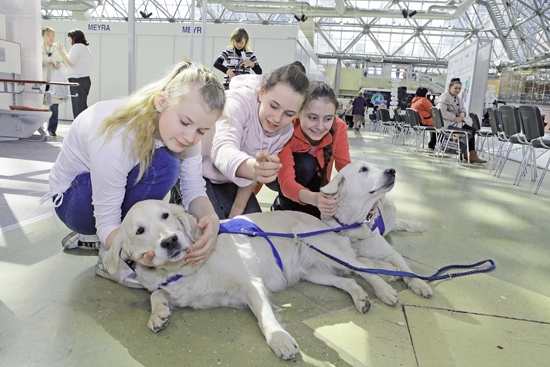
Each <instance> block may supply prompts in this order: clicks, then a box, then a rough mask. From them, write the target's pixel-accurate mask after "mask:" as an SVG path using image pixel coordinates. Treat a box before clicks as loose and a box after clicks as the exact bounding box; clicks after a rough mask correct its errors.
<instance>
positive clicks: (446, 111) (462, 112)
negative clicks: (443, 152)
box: [435, 78, 487, 163]
mask: <svg viewBox="0 0 550 367" xmlns="http://www.w3.org/2000/svg"><path fill="white" fill-rule="evenodd" d="M461 90H462V82H461V81H460V79H459V78H453V79H451V82H450V83H449V89H448V90H446V91H445V92H443V94H441V95H440V96H439V97H437V98H436V100H435V106H436V107H437V108H439V110H440V111H441V117H443V123H444V125H445V127H446V128H451V129H452V128H456V129H463V130H469V131H471V132H472V135H471V137H470V139H469V140H468V146H469V147H470V151H469V152H465V156H466V155H467V154H469V155H470V162H475V163H487V161H485V160H483V159H481V158H479V157H478V155H477V152H476V150H475V146H476V144H475V130H474V128H473V127H472V120H471V119H470V118H469V117H466V108H464V104H463V103H462V98H460V97H459V94H460V91H461Z"/></svg>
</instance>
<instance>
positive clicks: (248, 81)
mask: <svg viewBox="0 0 550 367" xmlns="http://www.w3.org/2000/svg"><path fill="white" fill-rule="evenodd" d="M308 86H309V80H308V78H307V76H306V74H305V69H304V67H303V65H302V64H301V63H300V62H295V63H292V64H290V65H286V66H283V67H281V68H279V69H276V70H275V71H273V72H272V73H271V74H270V75H269V77H268V78H267V79H266V78H265V77H264V76H261V75H239V76H236V77H234V78H233V79H232V80H231V83H230V85H229V90H228V91H227V92H226V97H227V103H226V107H225V110H224V113H223V115H222V116H221V118H220V119H219V120H218V122H217V123H216V126H215V131H210V132H209V133H208V138H207V139H205V144H204V145H203V173H204V177H205V179H206V192H207V194H208V197H209V198H210V201H211V202H212V204H213V205H214V209H215V210H216V213H217V214H218V216H219V217H220V219H226V218H233V217H234V216H237V215H240V214H243V213H244V214H246V213H253V212H261V209H260V205H259V204H258V201H257V200H256V197H255V195H253V194H252V193H253V191H254V189H255V188H256V185H257V184H258V183H269V182H272V181H274V180H275V179H276V178H277V172H278V171H279V169H280V168H281V164H280V163H279V158H278V157H277V155H278V154H279V152H280V151H281V149H283V146H284V145H285V143H286V142H287V141H288V140H289V139H290V138H291V137H292V133H293V131H294V127H293V126H292V124H291V123H292V120H293V118H294V117H296V116H297V115H298V112H300V110H301V109H302V107H303V103H304V100H305V97H306V93H307V89H308Z"/></svg>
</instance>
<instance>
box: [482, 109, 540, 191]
mask: <svg viewBox="0 0 550 367" xmlns="http://www.w3.org/2000/svg"><path fill="white" fill-rule="evenodd" d="M487 112H488V113H489V120H490V122H491V134H492V135H493V136H495V137H496V138H497V143H498V148H497V151H496V154H495V157H496V158H495V160H494V162H493V165H492V167H491V170H494V171H495V173H494V174H495V176H496V177H500V174H501V173H502V170H503V169H504V165H505V164H506V162H507V161H508V157H509V155H510V153H511V152H512V149H513V148H514V147H520V148H521V150H522V153H523V157H522V160H521V163H520V166H519V168H518V171H517V173H516V177H515V179H514V185H519V184H520V182H521V180H522V179H523V177H524V176H526V175H527V169H528V167H531V180H532V181H536V179H537V157H536V152H537V151H536V149H537V148H538V149H544V150H545V151H544V152H543V154H544V153H546V152H547V151H548V150H549V149H550V136H546V137H545V134H544V121H543V119H542V115H541V113H540V110H539V108H538V107H537V106H519V107H514V106H508V105H506V106H501V107H499V108H488V109H487ZM494 150H495V149H494V148H493V152H494ZM549 164H550V159H549V160H548V162H547V163H546V166H545V168H544V171H543V173H542V175H541V178H540V180H539V182H538V185H537V188H536V189H535V194H537V193H538V191H539V189H540V186H541V184H542V181H543V180H544V176H545V175H546V172H547V171H548V166H549Z"/></svg>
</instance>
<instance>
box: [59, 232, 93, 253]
mask: <svg viewBox="0 0 550 367" xmlns="http://www.w3.org/2000/svg"><path fill="white" fill-rule="evenodd" d="M99 245H100V242H99V237H97V236H96V235H95V234H92V235H85V234H80V233H76V232H71V233H69V234H68V235H66V236H65V238H63V239H62V240H61V246H63V247H64V248H65V249H67V250H72V249H75V248H81V249H84V250H99Z"/></svg>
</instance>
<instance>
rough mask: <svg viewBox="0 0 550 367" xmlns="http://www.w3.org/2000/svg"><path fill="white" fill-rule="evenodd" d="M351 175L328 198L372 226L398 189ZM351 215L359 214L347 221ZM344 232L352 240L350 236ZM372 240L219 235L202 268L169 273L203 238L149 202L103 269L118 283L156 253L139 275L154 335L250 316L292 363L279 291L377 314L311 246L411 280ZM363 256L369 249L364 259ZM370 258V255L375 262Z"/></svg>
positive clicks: (289, 221)
mask: <svg viewBox="0 0 550 367" xmlns="http://www.w3.org/2000/svg"><path fill="white" fill-rule="evenodd" d="M348 167H349V169H345V172H344V170H342V171H341V173H342V174H343V176H342V177H337V178H336V179H335V181H334V184H333V185H332V186H330V187H328V188H327V189H329V191H334V193H335V195H336V196H338V197H339V198H340V199H341V200H342V202H341V203H340V207H341V210H339V212H338V215H337V217H338V218H339V219H340V220H346V221H347V220H351V219H352V218H356V217H357V216H358V215H359V213H361V215H362V213H363V212H364V209H366V212H365V217H366V215H367V214H366V213H368V211H369V210H370V209H371V208H372V206H373V204H374V203H375V202H376V201H377V200H378V199H380V198H381V196H382V195H383V193H385V192H387V191H389V189H391V187H392V186H393V181H394V174H393V173H392V174H388V170H386V171H381V170H377V169H376V168H375V167H374V166H372V165H369V164H367V163H364V162H356V163H353V164H351V165H348ZM346 168H347V167H346ZM392 171H393V170H392ZM339 176H340V175H339ZM348 176H350V177H349V178H348ZM351 176H359V177H358V178H352V177H351ZM344 177H345V178H344ZM369 177H370V178H369ZM390 181H391V182H390ZM331 187H332V188H331ZM351 191H355V192H356V195H355V198H352V195H351V194H350V193H351ZM358 197H360V198H361V200H362V201H363V204H359V202H355V203H354V204H353V205H349V203H347V200H356V201H357V200H358V199H357V198H358ZM367 198H368V199H367ZM346 207H348V209H349V210H352V211H353V213H351V214H350V215H347V214H346V213H344V212H345V210H346V209H345V208H346ZM239 218H241V219H246V220H247V221H250V222H252V223H255V224H256V225H257V226H258V227H260V228H261V229H262V230H263V231H265V232H278V233H305V232H312V231H317V230H324V229H329V228H330V227H329V226H328V225H327V224H325V223H323V222H322V221H320V220H318V219H317V218H315V217H313V216H310V215H308V214H305V213H301V212H288V211H287V212H281V211H276V212H267V213H257V214H250V215H246V216H241V217H239ZM325 219H326V220H327V223H329V224H330V225H331V226H332V222H334V223H336V222H335V220H334V219H333V218H325ZM362 220H363V219H361V221H362ZM390 222H391V221H390ZM394 222H395V220H394ZM397 222H398V223H399V221H397ZM390 224H391V223H390ZM362 227H367V226H362ZM388 228H389V227H388ZM346 232H349V233H350V234H351V236H347V235H344V234H345V233H346ZM366 232H367V231H366V229H362V228H359V229H352V230H349V231H341V232H340V233H334V232H329V233H325V234H321V235H318V236H315V237H309V238H307V239H305V241H304V240H297V239H294V238H281V237H270V240H271V241H272V243H273V245H274V247H275V249H276V251H273V250H272V248H271V246H270V245H269V244H268V242H267V241H266V240H265V239H264V238H263V237H250V236H246V235H242V234H221V235H219V236H218V240H217V244H216V248H215V249H214V251H212V253H211V254H210V256H209V257H208V259H207V260H206V261H205V262H203V263H202V264H201V265H200V266H197V267H195V268H193V267H191V266H190V264H187V263H185V262H181V263H180V264H178V265H172V266H167V265H165V264H166V263H167V262H168V261H173V262H174V261H178V260H180V259H182V258H183V257H184V255H185V252H186V251H187V250H188V249H189V247H190V245H191V244H193V243H194V242H195V241H196V240H197V239H198V238H199V237H200V235H201V233H200V230H199V229H198V228H197V223H196V220H195V218H194V217H192V216H191V215H189V214H187V213H186V212H185V211H184V210H183V208H182V207H181V206H177V205H172V204H168V203H166V202H162V201H154V200H148V201H143V202H140V203H138V204H136V205H134V207H132V209H131V210H130V211H129V212H128V214H127V215H126V217H125V218H124V220H123V222H122V224H121V227H120V231H119V233H118V234H117V236H116V237H115V239H114V242H113V246H112V247H111V249H110V250H109V252H108V253H107V255H106V256H105V258H104V260H103V261H104V263H105V265H106V266H107V269H108V270H109V272H111V273H114V272H116V269H117V266H118V261H119V260H120V259H121V258H122V259H126V258H129V259H133V260H139V259H141V258H142V257H143V255H144V254H145V253H146V252H148V251H151V250H152V251H154V252H155V257H154V260H153V261H154V264H155V265H156V267H155V268H147V267H145V266H142V265H140V264H139V263H138V264H137V267H136V269H135V270H136V274H137V277H138V280H139V281H140V282H141V284H143V285H144V286H145V287H146V288H147V289H148V290H149V291H151V292H153V293H152V294H151V305H152V310H151V318H150V320H149V323H148V326H149V328H150V329H151V330H153V331H155V332H157V331H159V330H162V329H163V328H165V327H166V326H167V324H168V322H169V319H170V310H171V309H174V308H182V307H192V308H211V307H219V306H231V307H249V308H250V309H251V310H252V312H254V314H255V316H256V317H257V319H258V323H259V325H260V328H261V330H262V332H263V334H264V336H265V338H266V340H267V343H268V345H269V346H270V347H271V349H272V350H273V351H274V352H275V354H277V356H279V357H281V358H284V359H290V358H292V357H294V356H295V355H296V353H297V352H298V346H297V344H296V341H295V340H294V338H293V337H292V336H291V335H290V334H289V333H288V332H286V331H285V330H284V329H283V328H282V327H281V325H280V324H279V323H278V322H277V320H276V319H275V315H274V313H273V309H272V306H271V303H270V301H269V298H268V297H269V293H270V292H277V291H281V290H283V289H285V288H286V287H288V286H290V285H293V284H296V283H297V282H298V281H300V280H307V281H310V282H312V283H316V284H322V285H330V286H334V287H337V288H340V289H342V290H345V291H346V292H348V293H349V294H350V295H351V297H352V299H353V301H354V304H355V306H356V308H357V309H358V310H359V312H362V313H364V312H367V311H368V310H369V309H370V307H371V304H370V301H369V299H368V295H367V293H366V292H365V291H364V290H363V289H362V288H361V287H360V286H359V285H358V284H357V282H356V281H355V280H354V279H353V278H344V277H341V276H340V275H343V274H347V273H349V272H350V270H349V269H348V268H346V267H344V266H343V265H341V264H339V263H337V262H334V261H332V260H330V259H328V258H326V257H324V256H323V255H321V254H319V253H317V252H316V251H313V250H311V249H309V248H308V243H309V244H312V245H314V246H315V247H317V248H318V249H320V250H322V251H324V252H327V253H329V254H331V255H332V256H335V257H337V258H339V259H340V260H342V261H344V262H346V263H349V264H350V265H352V266H355V267H358V268H382V269H387V270H396V266H394V265H391V264H389V263H388V262H392V263H395V264H398V266H397V268H399V270H404V271H410V269H409V268H408V266H407V265H406V263H405V261H404V260H403V258H402V257H401V256H400V255H399V254H398V253H397V252H395V251H394V250H393V248H392V247H391V246H390V245H389V244H387V242H386V241H385V240H384V239H383V237H382V236H380V234H376V233H377V232H376V231H375V232H373V234H371V233H370V229H369V230H368V232H369V233H368V235H365V233H366ZM363 237H365V238H363ZM350 239H352V241H353V245H354V247H353V248H352V243H351V242H350ZM380 239H381V240H380ZM361 246H365V247H366V248H365V249H362V248H361ZM377 246H380V247H381V248H377ZM369 251H372V252H373V256H371V255H370V254H369ZM275 252H276V253H277V254H278V255H277V256H278V257H279V258H280V262H281V265H282V269H281V268H280V266H279V265H278V264H277V260H276V256H275V255H274V253H275ZM357 254H359V255H357ZM371 257H372V258H374V259H371ZM378 259H383V260H382V261H381V260H378ZM384 260H387V261H388V262H385V261H384ZM357 274H358V275H360V276H362V277H363V278H365V279H366V280H367V281H368V282H369V283H370V284H371V285H372V286H373V288H374V290H375V292H376V294H377V296H378V297H380V298H381V299H382V300H383V301H384V302H385V303H388V304H394V303H395V302H397V292H396V291H395V290H393V288H392V287H391V286H389V285H388V284H387V283H386V281H384V280H383V279H382V277H380V276H378V275H376V274H371V273H365V272H358V273H357ZM390 278H391V277H390ZM394 279H395V278H394ZM406 281H407V283H408V284H409V286H410V287H411V289H413V291H415V292H416V293H418V294H421V295H423V296H425V297H426V296H430V295H431V289H430V288H429V286H427V285H426V284H425V283H424V282H422V281H419V282H415V281H413V280H406ZM413 283H414V286H413V285H412V284H413ZM416 283H418V284H423V285H416ZM419 290H422V291H419Z"/></svg>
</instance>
